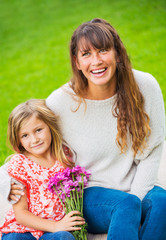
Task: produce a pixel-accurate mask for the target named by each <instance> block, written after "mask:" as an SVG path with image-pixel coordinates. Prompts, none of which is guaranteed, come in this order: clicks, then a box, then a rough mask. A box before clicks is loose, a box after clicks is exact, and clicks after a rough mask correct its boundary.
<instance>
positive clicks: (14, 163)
mask: <svg viewBox="0 0 166 240" xmlns="http://www.w3.org/2000/svg"><path fill="white" fill-rule="evenodd" d="M7 171H8V174H9V175H10V176H11V177H12V178H14V179H16V180H17V181H19V182H21V183H23V184H25V185H27V171H28V169H27V166H26V164H25V158H24V157H23V156H22V155H20V154H16V155H14V156H13V157H12V159H11V160H10V162H9V164H8V168H7Z"/></svg>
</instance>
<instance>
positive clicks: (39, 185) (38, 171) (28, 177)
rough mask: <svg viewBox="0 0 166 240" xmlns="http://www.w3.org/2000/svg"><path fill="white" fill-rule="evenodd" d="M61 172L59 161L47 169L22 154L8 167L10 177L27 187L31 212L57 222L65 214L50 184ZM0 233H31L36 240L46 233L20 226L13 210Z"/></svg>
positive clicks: (12, 160) (13, 158) (0, 228)
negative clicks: (50, 180) (50, 189)
mask: <svg viewBox="0 0 166 240" xmlns="http://www.w3.org/2000/svg"><path fill="white" fill-rule="evenodd" d="M59 171H61V172H63V171H64V168H63V167H62V166H61V165H60V163H59V162H58V161H56V163H55V165H54V166H53V167H52V168H46V167H42V166H40V165H39V164H37V163H35V162H33V161H31V160H30V159H29V158H27V157H25V156H24V155H22V154H16V155H14V156H13V157H12V159H11V160H10V162H9V165H8V173H9V175H10V176H12V177H13V178H15V179H16V180H18V181H20V182H21V183H23V184H24V185H25V186H26V190H27V201H28V208H29V211H30V212H32V213H33V214H35V215H36V216H39V217H41V218H45V219H49V220H55V221H58V220H60V219H61V218H62V217H63V216H64V214H65V213H64V211H63V207H62V205H61V203H60V201H59V199H58V197H57V196H56V195H55V194H53V193H51V192H50V191H49V189H48V182H49V179H50V178H51V177H53V176H54V175H55V173H57V172H59ZM0 232H1V233H11V232H15V233H25V232H31V233H32V235H33V236H34V237H35V238H36V239H39V238H40V237H41V236H42V235H43V233H44V232H42V231H38V230H34V229H31V228H28V227H25V226H22V225H20V224H18V223H17V222H16V219H15V216H14V212H13V208H11V209H10V210H9V211H8V213H7V215H6V218H5V223H4V224H3V226H1V227H0Z"/></svg>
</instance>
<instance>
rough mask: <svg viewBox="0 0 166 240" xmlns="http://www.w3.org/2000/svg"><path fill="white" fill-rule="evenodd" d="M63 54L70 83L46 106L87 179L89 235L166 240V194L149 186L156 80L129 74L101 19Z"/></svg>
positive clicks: (158, 139)
mask: <svg viewBox="0 0 166 240" xmlns="http://www.w3.org/2000/svg"><path fill="white" fill-rule="evenodd" d="M70 55H71V63H72V69H73V78H72V79H71V81H70V82H69V83H68V84H66V85H64V86H63V87H61V88H59V89H58V90H56V91H54V92H53V93H52V94H51V95H50V96H49V97H48V98H47V100H46V103H47V106H48V107H49V108H50V109H51V110H52V111H54V112H55V113H56V114H59V116H60V119H61V121H60V124H61V129H62V134H63V136H64V140H65V141H66V142H67V143H68V144H69V145H70V147H71V149H73V150H74V151H75V153H76V157H77V160H76V161H77V162H76V163H77V164H79V165H82V166H84V167H85V168H86V169H88V170H91V172H92V177H91V179H90V183H89V187H88V188H87V189H85V197H84V216H85V218H86V221H87V222H88V230H89V232H92V233H105V232H108V237H107V239H108V240H110V239H118V240H120V239H126V240H130V239H131V240H137V239H142V240H153V239H154V240H164V239H166V191H165V190H164V189H163V188H162V187H161V186H159V184H157V183H156V177H157V171H158V166H159V161H160V158H161V154H162V148H163V143H164V125H165V123H164V121H165V119H164V117H165V114H164V104H163V98H162V93H161V90H160V87H159V85H158V83H157V81H156V80H155V79H154V78H153V77H152V76H151V75H150V74H148V73H143V72H140V71H136V70H132V68H131V64H130V61H129V58H128V56H127V53H126V50H125V47H124V45H123V43H122V41H121V40H120V38H119V36H118V34H117V32H116V30H115V29H114V28H113V27H112V26H111V25H110V24H109V23H108V22H106V21H105V20H102V19H93V20H92V21H90V22H86V23H84V24H82V25H80V26H79V27H78V28H77V29H76V31H75V32H74V34H73V36H72V39H71V44H70ZM13 193H16V191H13ZM141 211H142V212H141ZM141 216H142V217H141ZM140 224H141V225H140Z"/></svg>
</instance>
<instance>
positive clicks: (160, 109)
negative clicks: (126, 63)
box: [46, 70, 165, 199]
mask: <svg viewBox="0 0 166 240" xmlns="http://www.w3.org/2000/svg"><path fill="white" fill-rule="evenodd" d="M133 71H134V76H135V78H136V81H137V83H138V86H139V88H140V91H141V92H142V94H143V95H144V98H145V110H146V112H147V113H148V115H149V117H150V127H151V135H150V137H149V139H148V147H147V149H145V151H144V153H143V154H137V156H136V158H135V159H134V157H133V152H132V150H131V142H130V141H128V146H129V147H128V150H127V152H126V153H125V154H121V153H120V149H119V148H118V146H117V145H116V143H115V139H116V134H117V119H116V118H115V117H113V115H112V106H113V103H114V100H115V98H116V95H114V96H113V97H111V98H109V99H106V100H87V99H86V100H85V101H86V105H87V108H86V111H85V105H84V104H83V103H82V104H81V106H80V108H79V109H78V110H77V111H74V110H76V108H77V106H78V102H77V101H76V99H74V98H73V97H72V94H71V93H73V91H72V89H70V88H69V86H68V84H66V85H64V86H63V87H61V88H59V89H58V90H55V91H54V92H53V93H52V94H51V95H50V96H49V97H48V98H47V100H46V104H47V106H48V107H49V108H50V109H51V110H52V111H53V112H55V113H56V114H58V115H59V116H60V126H61V130H62V134H63V137H64V140H65V141H66V142H67V143H68V145H69V146H70V147H71V148H72V149H73V150H74V152H75V153H76V164H79V165H81V166H84V167H85V168H86V169H88V170H90V171H91V173H92V176H91V178H90V182H89V186H101V187H106V188H113V189H119V190H122V191H125V192H129V193H132V194H135V195H137V196H138V197H139V198H140V199H142V198H143V197H144V196H145V195H146V193H147V192H148V191H149V190H150V189H151V188H152V187H153V186H154V184H155V183H156V178H157V171H158V167H159V162H160V158H161V154H162V148H163V143H164V136H165V134H164V126H165V114H164V103H163V97H162V93H161V90H160V87H159V85H158V83H157V81H156V80H155V79H154V77H152V75H150V74H148V73H143V72H140V71H136V70H133Z"/></svg>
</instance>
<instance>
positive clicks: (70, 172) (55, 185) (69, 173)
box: [49, 166, 91, 240]
mask: <svg viewBox="0 0 166 240" xmlns="http://www.w3.org/2000/svg"><path fill="white" fill-rule="evenodd" d="M90 175H91V174H90V172H89V171H85V168H83V167H80V166H76V167H73V168H72V169H71V168H66V169H65V170H64V171H63V172H58V173H56V174H55V176H54V177H53V178H51V179H50V181H49V190H50V191H51V192H53V193H55V194H57V196H58V198H59V200H60V201H61V204H62V206H63V208H64V210H65V212H66V214H68V213H69V212H71V211H75V210H77V211H79V212H80V213H81V216H82V217H83V191H84V187H86V186H87V184H88V179H89V176H90ZM86 228H87V224H84V225H83V226H82V228H81V230H80V231H73V235H74V237H75V239H77V240H87V236H86V235H87V229H86Z"/></svg>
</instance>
